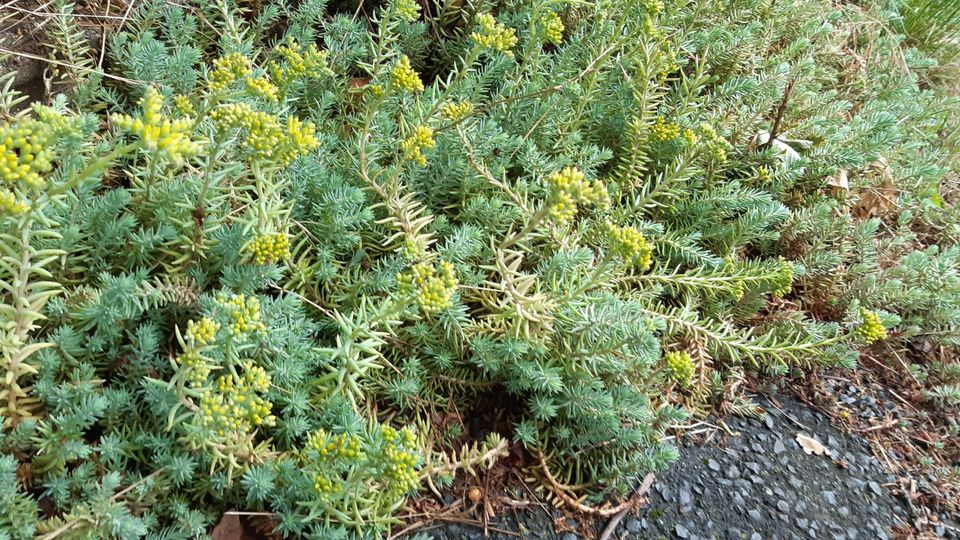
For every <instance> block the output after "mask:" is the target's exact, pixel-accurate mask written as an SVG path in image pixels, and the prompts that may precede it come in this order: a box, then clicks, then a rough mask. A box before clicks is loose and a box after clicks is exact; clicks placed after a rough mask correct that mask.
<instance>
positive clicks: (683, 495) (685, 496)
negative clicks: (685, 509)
mask: <svg viewBox="0 0 960 540" xmlns="http://www.w3.org/2000/svg"><path fill="white" fill-rule="evenodd" d="M691 504H693V495H691V494H690V492H689V491H687V490H685V489H681V490H680V506H689V505H691Z"/></svg>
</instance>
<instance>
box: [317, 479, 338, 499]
mask: <svg viewBox="0 0 960 540" xmlns="http://www.w3.org/2000/svg"><path fill="white" fill-rule="evenodd" d="M313 489H315V490H317V495H318V496H319V497H320V498H321V499H329V498H330V497H331V496H333V495H334V494H335V493H337V492H339V491H341V490H342V489H343V483H342V482H339V481H336V480H331V479H329V478H327V476H326V475H324V474H322V473H319V474H316V475H314V477H313Z"/></svg>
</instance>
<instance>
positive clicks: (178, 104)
mask: <svg viewBox="0 0 960 540" xmlns="http://www.w3.org/2000/svg"><path fill="white" fill-rule="evenodd" d="M173 108H174V110H176V111H177V112H178V113H180V116H193V115H194V113H196V110H194V108H193V103H191V102H190V98H189V97H187V96H185V95H183V94H177V95H175V96H173Z"/></svg>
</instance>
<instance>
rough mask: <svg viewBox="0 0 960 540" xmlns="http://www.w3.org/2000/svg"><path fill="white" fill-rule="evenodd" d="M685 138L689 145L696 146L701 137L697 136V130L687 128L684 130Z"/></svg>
mask: <svg viewBox="0 0 960 540" xmlns="http://www.w3.org/2000/svg"><path fill="white" fill-rule="evenodd" d="M683 140H684V141H685V142H686V143H687V146H688V147H691V148H692V147H694V146H696V144H697V143H698V142H699V141H700V137H699V136H697V132H696V131H694V130H692V129H690V128H687V129H684V130H683Z"/></svg>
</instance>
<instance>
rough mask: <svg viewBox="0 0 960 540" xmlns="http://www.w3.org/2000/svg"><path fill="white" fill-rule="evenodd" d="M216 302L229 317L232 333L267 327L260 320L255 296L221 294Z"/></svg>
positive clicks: (260, 329) (258, 302) (259, 330)
mask: <svg viewBox="0 0 960 540" xmlns="http://www.w3.org/2000/svg"><path fill="white" fill-rule="evenodd" d="M218 302H219V304H220V306H221V307H222V308H223V309H224V311H225V312H226V314H227V317H228V318H229V319H230V331H231V332H232V333H233V334H234V335H244V334H252V333H254V332H263V331H265V330H266V329H267V327H266V325H264V324H263V323H262V322H260V299H259V298H257V297H256V296H247V295H245V294H234V295H232V296H230V298H226V297H224V296H221V297H220V298H218Z"/></svg>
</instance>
